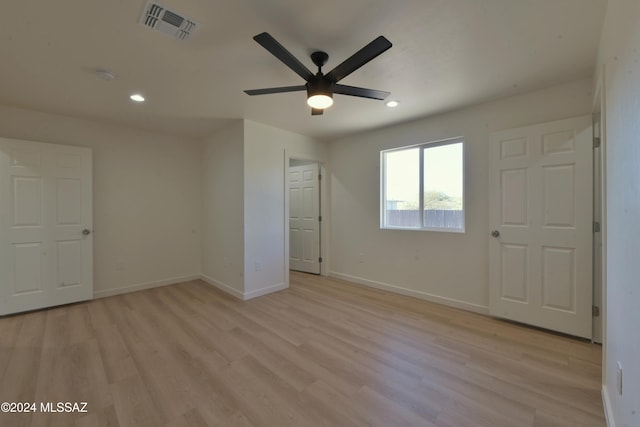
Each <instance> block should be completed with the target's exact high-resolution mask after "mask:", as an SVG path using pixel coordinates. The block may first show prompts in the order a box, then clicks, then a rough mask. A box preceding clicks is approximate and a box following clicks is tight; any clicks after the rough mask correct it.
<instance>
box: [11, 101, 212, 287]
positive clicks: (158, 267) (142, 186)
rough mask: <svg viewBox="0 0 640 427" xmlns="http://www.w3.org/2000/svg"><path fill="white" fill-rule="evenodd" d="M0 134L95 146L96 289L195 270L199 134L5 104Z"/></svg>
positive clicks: (186, 275)
mask: <svg viewBox="0 0 640 427" xmlns="http://www.w3.org/2000/svg"><path fill="white" fill-rule="evenodd" d="M0 136H3V137H7V138H15V139H24V140H30V141H37V142H46V143H53V144H63V145H75V146H82V147H90V148H91V149H92V151H93V228H94V230H95V231H94V234H93V239H94V241H93V245H94V246H93V250H94V261H93V267H94V294H95V295H96V296H107V295H113V294H117V293H122V292H130V291H134V290H140V289H145V288H149V287H154V286H159V285H164V284H169V283H177V282H180V281H184V280H191V279H194V278H197V277H200V270H201V267H200V212H201V209H200V152H201V146H200V143H199V142H198V141H194V140H192V139H189V138H180V137H176V136H170V135H166V134H160V133H152V132H147V131H141V130H136V129H132V128H127V127H122V126H115V125H110V124H105V123H100V122H95V121H90V120H83V119H77V118H70V117H66V116H60V115H54V114H45V113H41V112H36V111H32V110H26V109H19V108H11V107H6V106H0Z"/></svg>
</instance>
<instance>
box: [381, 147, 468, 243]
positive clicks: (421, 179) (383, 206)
mask: <svg viewBox="0 0 640 427" xmlns="http://www.w3.org/2000/svg"><path fill="white" fill-rule="evenodd" d="M452 144H462V228H442V227H425V226H424V151H425V150H427V149H429V148H434V147H441V146H443V145H452ZM414 148H419V149H420V154H419V158H420V171H419V176H418V181H419V183H418V184H419V208H418V209H419V210H420V226H419V227H400V226H390V225H387V224H386V223H385V216H386V202H387V196H386V194H385V192H386V191H385V190H386V186H385V178H386V165H385V154H386V153H390V152H394V151H404V150H410V149H414ZM465 157H466V156H465V141H464V137H461V136H457V137H454V138H447V139H440V140H437V141H430V142H425V143H421V144H414V145H407V146H403V147H397V148H391V149H388V150H381V151H380V228H381V229H383V230H412V231H438V232H441V233H464V232H465V229H466V223H467V219H466V216H467V214H466V203H465V199H466V193H467V192H466V183H465V181H466V180H465V170H466V161H465Z"/></svg>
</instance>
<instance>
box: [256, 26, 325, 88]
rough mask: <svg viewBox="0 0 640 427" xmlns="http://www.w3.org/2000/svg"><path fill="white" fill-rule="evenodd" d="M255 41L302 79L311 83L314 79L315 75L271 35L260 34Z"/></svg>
mask: <svg viewBox="0 0 640 427" xmlns="http://www.w3.org/2000/svg"><path fill="white" fill-rule="evenodd" d="M253 39H254V40H255V41H257V42H258V43H259V44H260V45H261V46H262V47H264V48H265V49H267V50H268V51H269V52H271V54H272V55H273V56H275V57H276V58H278V59H279V60H280V61H282V62H283V63H284V65H286V66H287V67H289V68H291V69H292V70H293V71H295V72H296V74H298V75H299V76H300V77H302V78H303V79H304V80H305V81H309V80H310V79H312V78H313V73H312V72H311V71H309V69H308V68H307V67H305V66H304V64H302V62H300V61H298V59H297V58H296V57H295V56H293V55H292V54H291V52H289V51H288V50H287V49H285V48H284V46H282V45H281V44H280V43H278V41H277V40H276V39H274V38H273V37H271V35H270V34H269V33H260V34H258V35H257V36H255V37H254V38H253Z"/></svg>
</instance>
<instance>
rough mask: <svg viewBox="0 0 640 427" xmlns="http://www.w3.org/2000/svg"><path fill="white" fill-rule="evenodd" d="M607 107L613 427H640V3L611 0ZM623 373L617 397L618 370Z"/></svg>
mask: <svg viewBox="0 0 640 427" xmlns="http://www.w3.org/2000/svg"><path fill="white" fill-rule="evenodd" d="M603 66H604V76H605V83H604V85H603V86H604V87H603V88H601V89H604V93H603V95H604V99H605V104H606V107H605V109H604V112H605V121H606V131H605V132H606V137H605V150H606V187H605V189H606V206H607V224H606V232H607V235H606V249H605V250H606V253H607V255H606V262H607V265H606V272H607V277H606V306H607V309H606V334H605V343H604V352H605V357H604V360H605V366H603V369H604V370H605V371H606V372H605V378H606V379H605V384H604V387H603V397H604V401H605V409H606V411H607V419H608V421H609V425H610V426H614V425H615V426H629V427H630V426H639V425H640V334H639V333H638V328H639V327H640V279H639V278H640V263H639V262H638V260H639V259H640V257H639V255H638V254H640V224H639V223H638V221H639V220H640V1H638V0H609V2H608V6H607V15H606V19H605V26H604V30H603V36H602V41H601V47H600V52H599V64H598V69H600V70H601V69H602V67H603ZM618 362H620V363H621V364H622V368H623V393H622V395H619V394H618V390H617V381H616V370H617V368H616V365H617V363H618Z"/></svg>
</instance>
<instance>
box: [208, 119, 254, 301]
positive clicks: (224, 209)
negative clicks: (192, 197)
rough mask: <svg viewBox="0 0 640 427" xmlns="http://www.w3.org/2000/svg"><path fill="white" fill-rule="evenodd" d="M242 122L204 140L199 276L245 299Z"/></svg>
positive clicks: (237, 121)
mask: <svg viewBox="0 0 640 427" xmlns="http://www.w3.org/2000/svg"><path fill="white" fill-rule="evenodd" d="M243 212H244V124H243V121H242V120H235V121H233V123H232V124H230V125H229V126H228V127H225V128H224V129H222V130H220V131H219V132H216V133H215V134H214V135H212V136H210V137H209V138H207V140H206V141H205V142H204V146H203V153H202V276H203V279H204V280H206V281H207V282H209V283H210V284H212V285H214V286H217V287H218V288H220V289H222V290H224V291H226V292H228V293H230V294H232V295H234V296H236V297H237V298H240V299H244V223H243V215H244V213H243Z"/></svg>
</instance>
